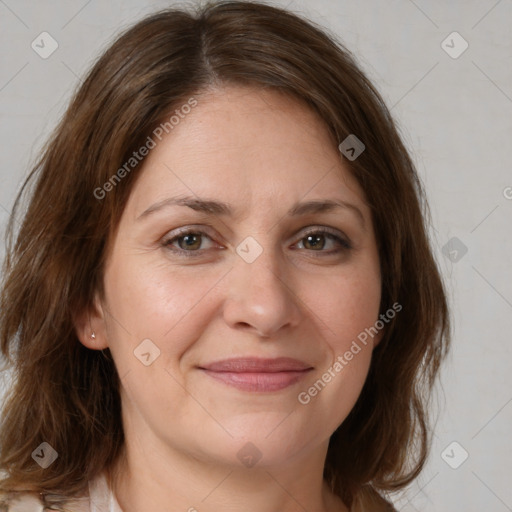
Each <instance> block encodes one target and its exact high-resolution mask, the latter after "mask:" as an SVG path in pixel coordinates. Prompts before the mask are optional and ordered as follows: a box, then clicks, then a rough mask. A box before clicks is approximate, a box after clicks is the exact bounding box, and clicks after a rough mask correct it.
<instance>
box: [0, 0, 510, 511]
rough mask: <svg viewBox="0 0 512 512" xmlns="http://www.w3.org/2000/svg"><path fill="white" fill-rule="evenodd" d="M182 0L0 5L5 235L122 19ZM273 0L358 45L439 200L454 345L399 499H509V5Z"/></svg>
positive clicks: (0, 171) (419, 503) (432, 504)
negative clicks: (418, 470) (426, 436)
mask: <svg viewBox="0 0 512 512" xmlns="http://www.w3.org/2000/svg"><path fill="white" fill-rule="evenodd" d="M175 3H176V2H172V1H143V0H124V1H123V2H121V1H119V0H115V1H101V0H90V1H85V0H66V1H64V0H41V1H37V2H36V1H29V0H0V44H1V66H0V116H1V124H0V139H1V141H2V151H1V154H0V162H1V165H0V180H1V186H0V225H1V229H2V233H3V229H4V227H5V222H6V220H7V219H8V216H9V211H10V209H11V207H12V204H13V200H14V197H15V194H16V192H17V190H18V188H19V186H20V183H21V180H22V178H23V177H24V176H26V174H27V173H28V170H29V168H30V165H31V164H32V163H33V161H34V159H35V157H36V155H37V152H38V149H39V148H40V147H41V145H42V144H43V142H44V141H45V139H46V138H47V137H48V135H49V133H50V131H51V130H52V129H53V127H54V126H55V124H56V122H57V120H58V119H59V117H60V116H61V115H62V113H63V112H64V110H65V108H66V105H67V102H68V100H69V98H70V95H71V94H72V92H73V91H74V90H75V89H76V87H77V85H78V84H79V83H80V80H81V78H80V77H82V76H83V74H84V73H85V72H86V70H87V69H88V68H89V67H90V65H91V64H92V63H93V61H94V60H95V59H96V58H97V56H98V55H99V52H100V51H101V50H102V49H104V48H105V47H106V46H107V45H108V44H109V42H111V41H112V40H113V38H114V36H115V35H116V34H118V33H119V31H120V30H121V29H123V28H125V27H127V26H128V25H130V24H132V23H133V22H135V21H136V20H138V19H140V18H141V17H142V16H143V15H145V14H147V13H150V12H152V11H155V10H157V9H160V8H163V7H166V6H170V5H174V4H175ZM272 3H273V4H274V5H278V6H282V7H289V8H290V9H292V10H295V11H297V12H299V13H303V14H304V15H306V17H308V18H309V19H310V20H312V21H315V22H317V23H319V24H320V25H322V26H323V27H325V28H326V29H327V30H329V31H330V32H331V33H332V34H334V35H335V36H336V37H338V38H339V39H340V40H341V41H342V42H343V43H344V44H345V45H346V46H347V47H348V48H349V49H350V50H351V51H353V52H354V53H355V54H356V56H357V58H358V60H359V63H360V65H361V66H362V68H363V69H364V70H365V71H366V72H367V74H368V75H369V77H370V78H371V79H372V80H373V81H374V83H375V84H376V86H377V88H378V89H379V91H380V92H381V93H382V95H383V97H384V99H385V100H386V101H387V103H388V105H389V107H390V108H391V111H392V114H393V115H394V117H395V119H396V120H397V122H398V124H399V127H400V130H401V133H402V135H403V137H404V140H405V142H406V144H407V146H408V147H409V149H410V151H411V152H412V155H413V157H414V159H415V162H416V164H417V168H418V171H419V173H420V176H421V178H422V180H423V182H424V185H425V187H426V191H427V194H428V197H429V201H430V207H431V210H432V219H433V224H432V229H431V233H432V243H433V246H434V251H435V253H436V257H437V259H438V261H439V264H440V267H441V270H442V272H443V275H444V277H445V279H446V283H447V287H448V290H449V294H450V302H451V308H452V314H453V326H454V327H453V336H454V342H453V350H452V353H451V356H450V359H449V361H448V362H447V364H446V366H445V368H444V371H443V375H442V387H439V392H438V394H437V399H436V402H435V404H436V410H437V411H439V412H438V418H439V419H438V422H437V425H436V428H435V437H434V444H433V449H432V453H431V457H430V459H429V463H428V465H427V467H426V469H425V470H424V472H423V473H422V475H421V476H420V477H419V478H418V479H417V480H416V482H415V483H414V484H412V485H411V486H410V487H409V488H408V489H407V490H406V491H405V492H404V493H402V494H400V495H398V496H396V497H395V502H396V504H397V507H398V508H399V509H400V510H402V511H404V512H405V511H408V512H409V511H423V512H434V511H435V512H444V511H447V512H448V511H449V512H453V511H462V510H464V511H480V510H485V511H490V510H492V511H496V512H501V511H506V510H512V486H511V485H510V483H511V480H512V463H511V460H512V436H511V430H512V429H511V425H512V386H511V384H512V377H511V375H512V372H511V369H512V364H511V363H512V348H511V347H512V339H511V332H512V280H511V275H512V271H511V261H512V239H511V234H512V231H511V221H512V172H511V160H512V158H511V157H512V149H511V148H512V30H511V26H512V1H511V0H501V1H495V0H485V1H484V0H481V1H478V2H477V1H475V0H471V1H467V0H465V1H462V0H458V1H453V0H452V1H450V2H442V1H422V0H415V1H412V0H392V1H387V2H385V1H377V0H370V1H368V0H366V1H364V2H363V1H357V0H347V1H344V0H315V1H306V0H294V1H291V2H290V1H284V0H275V1H274V2H272ZM42 32H48V33H49V34H50V35H51V37H52V38H53V39H54V40H55V41H56V42H57V44H58V48H57V50H56V51H55V52H54V53H53V54H52V55H51V56H49V57H48V58H45V59H44V58H42V57H41V56H40V55H39V54H38V53H36V51H34V50H33V48H32V46H31V44H32V42H33V41H34V40H35V41H36V42H37V40H38V39H37V38H38V36H39V34H41V33H42ZM454 32H456V34H454ZM45 37H46V36H45ZM466 45H467V48H466ZM0 256H3V243H2V253H1V254H0ZM3 380H4V386H6V385H8V378H7V377H4V379H3ZM466 457H467V458H466Z"/></svg>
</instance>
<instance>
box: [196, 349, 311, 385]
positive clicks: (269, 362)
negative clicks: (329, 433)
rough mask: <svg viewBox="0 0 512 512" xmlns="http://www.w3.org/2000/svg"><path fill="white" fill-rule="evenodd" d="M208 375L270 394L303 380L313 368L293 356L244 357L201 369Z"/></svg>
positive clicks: (201, 367) (226, 382)
mask: <svg viewBox="0 0 512 512" xmlns="http://www.w3.org/2000/svg"><path fill="white" fill-rule="evenodd" d="M199 369H200V370H202V371H203V372H204V373H205V374H206V375H208V376H210V377H212V378H214V379H216V380H218V381H220V382H223V383H224V384H227V385H228V386H232V387H235V388H237V389H240V390H242V391H257V392H270V391H279V390H281V389H285V388H287V387H289V386H291V385H293V384H295V383H297V382H298V381H299V380H301V379H303V378H304V377H305V376H306V374H308V373H309V372H310V371H311V370H313V367H312V366H310V365H308V364H307V363H305V362H304V361H299V360H298V359H292V358H289V357H278V358H274V359H264V358H258V357H242V358H234V359H224V360H222V361H216V362H213V363H209V364H207V365H204V366H199Z"/></svg>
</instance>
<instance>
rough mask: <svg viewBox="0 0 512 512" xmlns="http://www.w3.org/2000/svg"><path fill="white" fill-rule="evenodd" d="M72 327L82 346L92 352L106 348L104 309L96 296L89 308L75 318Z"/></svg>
mask: <svg viewBox="0 0 512 512" xmlns="http://www.w3.org/2000/svg"><path fill="white" fill-rule="evenodd" d="M74 325H75V332H76V334H77V336H78V339H79V341H80V343H82V345H84V346H85V347H87V348H90V349H92V350H103V349H105V348H108V338H107V330H106V325H105V314H104V308H103V307H102V304H101V301H100V299H99V297H98V296H97V295H96V296H95V298H94V303H93V305H92V306H91V308H90V309H88V310H86V311H83V312H82V313H80V314H78V315H77V316H76V318H75V320H74Z"/></svg>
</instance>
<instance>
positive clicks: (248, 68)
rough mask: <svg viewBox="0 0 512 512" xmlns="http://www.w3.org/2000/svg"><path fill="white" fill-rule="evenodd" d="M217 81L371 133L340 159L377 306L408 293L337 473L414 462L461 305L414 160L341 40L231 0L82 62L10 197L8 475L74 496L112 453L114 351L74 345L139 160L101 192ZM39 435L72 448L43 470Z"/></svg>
mask: <svg viewBox="0 0 512 512" xmlns="http://www.w3.org/2000/svg"><path fill="white" fill-rule="evenodd" d="M223 84H243V85H250V86H254V87H263V88H269V89H273V90H279V91H282V92H284V93H285V94H288V95H290V96H293V97H295V98H297V99H299V100H300V101H302V102H303V103H304V104H306V105H308V106H309V107H310V108H311V109H313V110H314V111H315V112H317V113H318V115H319V116H320V117H321V118H322V119H323V121H324V122H325V123H326V125H327V126H328V128H329V130H330V133H331V134H332V137H333V143H335V144H339V143H340V142H341V141H343V140H344V139H345V138H346V137H347V136H348V135H349V134H355V135H356V136H357V137H358V138H359V139H360V140H361V141H363V142H364V144H365V146H366V149H365V151H364V152H363V153H362V154H361V155H360V156H359V157H358V158H357V159H355V160H353V161H349V160H348V159H347V160H346V162H345V163H346V165H347V166H348V168H349V169H350V171H351V172H352V173H353V175H354V177H355V178H356V179H357V180H358V182H359V183H360V184H361V186H362V188H363V190H364V191H365V193H366V198H367V200H368V203H369V205H370V207H371V209H372V218H373V223H374V227H375V232H376V237H377V244H378V248H379V256H380V265H381V274H382V303H381V312H385V311H386V310H387V309H389V307H390V306H391V305H392V304H394V303H398V304H400V305H402V307H403V309H402V311H401V312H400V313H399V314H398V315H396V317H395V318H394V319H393V320H392V321H390V323H389V324H388V325H387V326H386V330H385V334H384V337H383V339H382V341H381V342H380V344H379V345H378V346H377V348H376V349H375V350H374V354H373V359H372V363H371V367H370V371H369V375H368V378H367V381H366V383H365V385H364V388H363V391H362V393H361V395H360V397H359V399H358V401H357V403H356V405H355V407H354V408H353V410H352V411H351V412H350V414H349V416H348V417H347V418H346V420H345V421H344V422H343V423H342V425H341V426H340V427H339V428H338V429H337V430H336V432H335V433H334V434H333V435H332V437H331V441H330V444H329V448H328V453H327V460H326V465H325V478H326V479H327V481H328V482H329V483H330V485H331V488H332V490H333V491H334V492H335V493H337V494H339V495H340V496H341V498H342V499H343V500H344V501H345V503H347V504H348V505H349V506H350V505H351V504H356V503H360V502H361V499H362V498H361V497H362V496H365V495H372V494H373V495H374V497H375V495H376V492H377V491H392V490H397V489H400V488H401V487H403V486H405V485H406V484H407V483H409V482H410V481H411V480H412V479H414V478H415V477H416V476H417V475H418V473H419V472H420V470H421V468H422V466H423V464H424V462H425V460H426V456H427V453H428V446H429V431H428V416H427V405H428V402H427V399H428V397H429V396H430V392H431V390H432V385H433V383H434V379H435V377H436V375H437V372H438V369H439V365H440V362H441V361H442V359H443V357H444V356H445V354H446V351H447V347H448V344H449V318H448V311H447V304H446V298H445V292H444V288H443V284H442V281H441V278H440V275H439V271H438V269H437V266H436V263H435V261H434V259H433V256H432V252H431V249H430V246H429V241H428V235H427V228H426V219H427V217H428V210H427V207H426V201H425V198H424V193H423V189H422V186H421V183H420V181H419V179H418V176H417V174H416V171H415V169H414V165H413V162H412V160H411V158H410V156H409V154H408V152H407V150H406V148H405V147H404V145H403V143H402V141H401V138H400V136H399V133H398V130H397V128H396V126H395V124H394V121H393V119H392V118H391V115H390V113H389V111H388V109H387V108H386V106H385V105H384V102H383V100H382V98H381V96H380V95H379V93H378V92H377V91H376V89H375V88H374V86H373V85H372V84H371V83H370V82H369V80H368V79H367V78H366V77H365V75H364V74H363V72H362V71H361V70H360V69H359V67H358V66H357V64H356V62H355V59H354V57H353V56H352V55H351V54H350V52H349V51H348V50H347V49H346V48H344V46H343V45H342V44H341V43H339V42H336V40H335V39H334V38H333V37H332V36H331V35H328V34H326V32H325V31H323V30H321V29H320V28H317V27H316V26H315V25H313V24H312V23H310V22H308V21H306V20H304V19H302V18H301V17H300V16H298V15H295V14H293V13H291V12H288V11H285V10H282V9H279V8H275V7H271V6H268V5H264V4H260V3H253V2H236V1H233V2H231V1H227V2H226V1H223V2H220V3H214V4H208V5H206V6H204V7H201V8H198V9H197V12H196V13H194V14H191V13H189V12H187V11H184V10H178V9H168V10H165V11H161V12H158V13H156V14H153V15H151V16H149V17H147V18H145V19H143V20H142V21H140V22H139V23H137V24H136V25H135V26H133V27H132V28H130V29H128V30H127V31H126V32H125V33H124V34H122V35H121V36H120V37H119V38H118V39H117V40H116V41H115V42H114V43H113V45H112V46H111V47H110V48H109V49H107V51H106V52H105V53H104V54H103V55H102V56H101V58H100V59H99V60H98V61H97V63H96V64H95V65H94V67H93V68H92V70H91V71H90V73H89V74H88V76H87V77H86V79H85V81H84V82H83V84H82V86H81V87H80V88H79V90H78V91H77V93H76V95H75V97H74V99H73V100H72V102H71V104H70V106H69V108H68V110H67V112H66V113H65V115H64V117H63V119H62V120H61V122H60V124H59V126H58V127H57V129H56V131H55V132H54V134H53V136H52V137H51V139H50V140H49V142H48V144H47V146H46V148H45V150H44V152H43V154H42V156H41V157H40V159H39V160H38V162H37V163H36V165H35V167H34V169H33V170H32V172H31V174H30V175H29V177H28V178H27V180H26V181H25V182H24V185H23V187H22V190H21V191H20V193H19V194H18V197H17V198H16V202H15V205H14V208H13V215H12V217H11V220H10V224H9V226H8V238H7V253H6V259H5V264H4V283H3V290H2V295H1V308H2V318H1V324H0V340H1V348H2V352H3V354H4V355H5V356H6V357H7V358H8V361H9V362H10V364H11V367H12V369H13V376H14V381H13V386H12V389H11V390H10V392H9V395H8V399H7V400H6V402H5V404H4V409H3V413H4V418H3V424H2V427H1V429H0V468H1V469H3V470H4V471H5V475H4V478H3V480H1V481H0V489H3V490H5V491H10V490H16V489H23V490H27V491H37V492H49V493H56V494H64V495H67V496H72V495H79V494H80V493H82V492H84V490H85V489H86V485H87V482H88V481H89V480H90V479H92V478H93V477H95V476H96V475H97V474H98V473H99V472H101V471H102V470H104V469H105V468H108V467H111V465H112V464H113V462H114V461H115V460H116V458H117V457H118V455H119V453H120V449H121V448H122V446H123V442H124V437H123V427H122V421H121V404H120V395H119V384H120V381H119V377H118V375H117V373H116V369H115V366H114V363H113V360H112V357H111V355H110V352H109V350H108V349H105V350H104V351H101V352H100V351H94V350H89V349H87V348H85V347H84V346H83V345H82V344H81V343H79V341H78V338H77V334H76V332H75V328H74V320H75V318H76V316H77V314H79V313H80V312H83V311H87V310H90V308H92V307H93V306H92V304H93V297H94V293H95V292H96V291H99V292H100V293H101V294H102V293H103V288H102V275H103V268H104V264H105V258H106V256H107V254H106V249H107V247H108V244H109V242H110V241H111V240H112V239H113V236H114V235H115V231H116V227H117V226H118V223H119V220H120V217H121V214H122V212H123V208H124V205H125V204H126V201H127V198H128V196H129V194H130V191H131V189H132V187H133V184H134V182H135V180H136V179H137V176H138V175H139V174H140V173H138V169H139V167H136V168H134V169H133V170H132V171H131V172H129V173H125V174H126V175H125V176H124V177H123V179H122V180H119V182H118V183H117V182H116V184H115V186H114V187H111V188H112V190H110V191H109V193H108V194H104V197H101V198H99V197H98V195H99V194H97V193H94V191H95V190H98V187H102V185H103V184H104V183H106V182H108V181H109V180H111V178H112V176H113V175H114V174H115V173H116V172H118V169H119V168H120V167H121V166H122V165H123V163H125V162H127V161H128V160H129V158H130V157H131V156H132V154H133V152H134V151H136V150H137V149H138V148H140V147H141V146H142V145H144V143H145V142H146V141H147V138H148V136H150V135H151V134H152V132H153V130H154V129H155V127H157V126H158V125H159V124H160V123H161V122H162V121H163V120H164V119H168V118H169V113H170V112H172V111H173V110H174V109H176V108H177V107H179V106H180V105H183V104H184V103H187V101H188V100H189V99H190V98H193V97H195V98H200V96H201V94H202V93H203V92H205V91H207V90H208V88H211V87H214V86H217V87H222V85H223ZM340 158H342V157H341V155H340ZM29 184H33V189H32V191H31V192H30V202H29V204H28V208H27V210H26V213H25V214H24V218H23V221H22V224H21V228H20V229H19V233H18V235H17V237H14V235H13V231H14V229H13V228H14V216H15V214H16V212H17V211H18V210H19V206H20V202H21V198H22V196H24V195H25V194H28V193H29V186H28V185H29ZM13 238H15V241H14V242H13ZM43 441H46V442H48V443H49V444H50V445H51V446H52V447H54V448H55V449H56V450H57V451H58V452H59V454H60V456H59V457H58V458H57V460H56V461H55V462H54V463H53V464H52V465H51V466H50V467H49V468H47V469H42V468H40V467H39V466H38V465H37V464H36V463H35V462H34V460H32V457H31V453H32V452H33V450H34V449H35V448H36V447H37V446H38V445H39V444H40V443H41V442H43Z"/></svg>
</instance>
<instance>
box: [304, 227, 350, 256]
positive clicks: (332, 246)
mask: <svg viewBox="0 0 512 512" xmlns="http://www.w3.org/2000/svg"><path fill="white" fill-rule="evenodd" d="M298 245H299V249H302V248H304V249H306V250H308V251H312V252H319V253H324V254H326V255H328V254H335V253H339V252H342V251H347V250H349V249H351V248H352V246H351V244H350V243H349V242H348V241H347V240H345V239H344V238H342V237H341V236H339V235H337V234H335V233H332V232H330V231H327V230H325V229H322V230H318V229H317V230H316V231H311V232H309V233H306V236H304V237H303V238H302V239H301V240H300V241H299V244H298ZM301 245H302V247H301Z"/></svg>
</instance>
